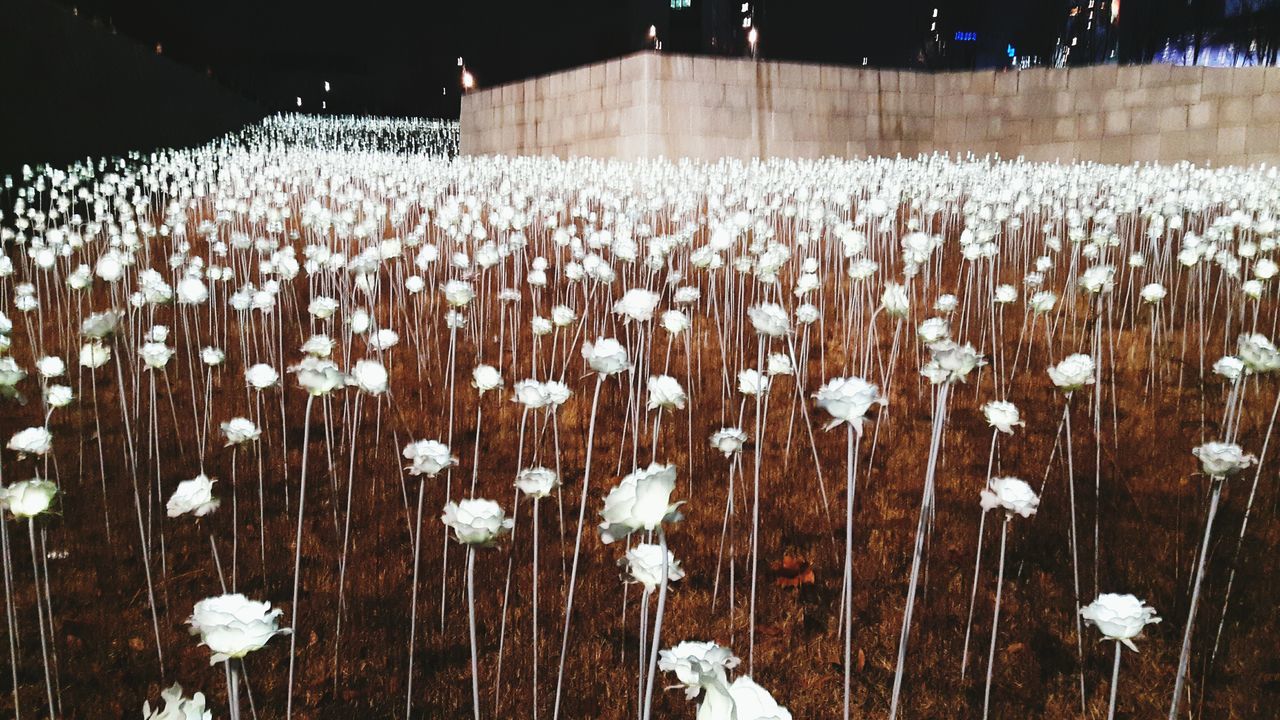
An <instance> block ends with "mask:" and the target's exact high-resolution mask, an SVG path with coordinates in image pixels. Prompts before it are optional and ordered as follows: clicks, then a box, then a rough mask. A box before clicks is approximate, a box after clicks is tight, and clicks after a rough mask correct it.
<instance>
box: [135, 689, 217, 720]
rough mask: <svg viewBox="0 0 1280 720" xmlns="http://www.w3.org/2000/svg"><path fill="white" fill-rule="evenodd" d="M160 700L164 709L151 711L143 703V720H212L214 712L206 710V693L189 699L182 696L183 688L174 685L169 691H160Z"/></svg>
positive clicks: (149, 707) (159, 708)
mask: <svg viewBox="0 0 1280 720" xmlns="http://www.w3.org/2000/svg"><path fill="white" fill-rule="evenodd" d="M160 699H161V700H163V701H164V707H163V708H161V707H160V706H157V707H156V708H155V710H152V709H151V704H150V703H148V702H144V703H142V720H212V719H213V711H212V710H207V709H205V699H204V693H200V692H198V693H196V694H195V695H194V696H192V697H190V698H187V697H184V696H183V695H182V686H181V685H178V684H177V683H174V685H173V687H170V688H169V689H168V690H161V691H160Z"/></svg>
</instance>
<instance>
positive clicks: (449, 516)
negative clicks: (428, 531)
mask: <svg viewBox="0 0 1280 720" xmlns="http://www.w3.org/2000/svg"><path fill="white" fill-rule="evenodd" d="M440 520H441V521H442V522H443V523H444V524H445V525H446V526H447V527H448V528H449V529H450V530H452V531H453V537H454V539H455V540H457V541H458V542H460V543H462V544H463V545H482V546H485V545H491V544H493V541H494V540H497V539H498V538H499V537H500V536H502V535H504V534H505V533H507V532H509V531H510V530H511V528H512V527H514V525H515V522H514V521H513V520H512V519H511V518H508V517H507V516H506V513H504V512H503V510H502V506H500V505H498V503H496V502H494V501H492V500H484V499H482V498H473V499H468V500H460V501H458V502H450V503H449V504H447V505H445V506H444V513H443V514H442V515H441V516H440Z"/></svg>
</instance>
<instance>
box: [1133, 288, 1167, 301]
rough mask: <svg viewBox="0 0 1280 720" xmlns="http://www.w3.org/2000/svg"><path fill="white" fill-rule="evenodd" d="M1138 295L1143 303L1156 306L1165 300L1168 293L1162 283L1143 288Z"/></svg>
mask: <svg viewBox="0 0 1280 720" xmlns="http://www.w3.org/2000/svg"><path fill="white" fill-rule="evenodd" d="M1138 294H1139V295H1140V296H1141V297H1142V301H1143V302H1145V303H1149V304H1151V305H1155V304H1157V303H1159V302H1160V301H1161V300H1163V299H1164V296H1165V295H1167V294H1168V291H1167V290H1165V289H1164V286H1163V285H1161V284H1160V283H1149V284H1147V285H1145V286H1143V288H1142V290H1141V292H1139V293H1138Z"/></svg>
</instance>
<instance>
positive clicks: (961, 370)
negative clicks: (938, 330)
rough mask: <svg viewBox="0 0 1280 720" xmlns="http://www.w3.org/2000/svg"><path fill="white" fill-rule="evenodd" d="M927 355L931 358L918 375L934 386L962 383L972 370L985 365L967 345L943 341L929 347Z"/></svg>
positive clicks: (979, 356)
mask: <svg viewBox="0 0 1280 720" xmlns="http://www.w3.org/2000/svg"><path fill="white" fill-rule="evenodd" d="M929 353H930V354H931V355H932V356H933V357H932V359H931V360H929V362H928V363H926V364H925V366H924V368H922V369H921V370H920V374H921V375H924V376H925V377H926V378H928V379H929V381H930V382H932V383H933V384H935V385H938V384H941V383H954V382H964V381H965V378H966V377H968V375H969V373H970V372H972V371H973V369H974V368H976V367H979V366H982V365H986V364H987V363H986V361H985V360H983V359H982V356H981V355H979V354H978V351H976V350H974V349H973V346H972V345H969V344H967V343H966V344H964V345H957V344H956V343H954V342H951V341H950V340H944V341H942V342H938V343H934V344H933V345H930V346H929Z"/></svg>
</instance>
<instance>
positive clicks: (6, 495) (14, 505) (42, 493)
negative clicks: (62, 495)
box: [0, 478, 58, 520]
mask: <svg viewBox="0 0 1280 720" xmlns="http://www.w3.org/2000/svg"><path fill="white" fill-rule="evenodd" d="M57 494H58V486H57V485H54V484H53V483H51V482H49V481H48V480H41V479H40V478H33V479H31V480H23V481H21V482H16V483H14V484H12V485H10V486H9V487H0V501H2V502H0V507H7V508H9V512H11V513H13V516H14V517H15V518H18V519H19V520H26V519H28V518H33V517H35V516H37V515H39V514H40V513H43V512H45V511H47V510H48V509H49V507H50V506H51V505H53V498H54V497H56V496H57Z"/></svg>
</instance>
